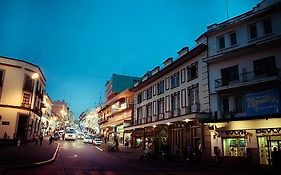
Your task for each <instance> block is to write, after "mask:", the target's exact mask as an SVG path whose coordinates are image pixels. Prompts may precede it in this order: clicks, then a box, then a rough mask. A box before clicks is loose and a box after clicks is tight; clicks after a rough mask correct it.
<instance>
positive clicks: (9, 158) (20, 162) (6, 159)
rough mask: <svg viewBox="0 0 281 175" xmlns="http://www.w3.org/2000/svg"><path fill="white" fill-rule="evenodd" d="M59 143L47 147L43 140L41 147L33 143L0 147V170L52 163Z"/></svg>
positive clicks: (46, 142)
mask: <svg viewBox="0 0 281 175" xmlns="http://www.w3.org/2000/svg"><path fill="white" fill-rule="evenodd" d="M58 148H59V143H57V142H53V143H52V145H50V146H49V143H48V141H47V140H44V141H43V143H42V146H40V145H39V142H38V145H37V146H36V145H35V142H29V143H27V144H24V145H21V146H20V147H17V146H4V147H0V169H9V168H12V169H15V168H22V167H28V166H34V165H40V164H45V163H49V162H51V161H53V160H54V159H55V157H56V154H57V151H58Z"/></svg>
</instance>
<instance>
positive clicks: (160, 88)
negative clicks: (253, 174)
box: [157, 80, 164, 95]
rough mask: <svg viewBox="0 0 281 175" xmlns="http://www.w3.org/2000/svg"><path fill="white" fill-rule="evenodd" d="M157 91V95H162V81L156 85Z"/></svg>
mask: <svg viewBox="0 0 281 175" xmlns="http://www.w3.org/2000/svg"><path fill="white" fill-rule="evenodd" d="M157 90H158V95H160V94H163V93H164V80H162V81H160V82H159V83H158V84H157Z"/></svg>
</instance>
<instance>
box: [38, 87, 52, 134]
mask: <svg viewBox="0 0 281 175" xmlns="http://www.w3.org/2000/svg"><path fill="white" fill-rule="evenodd" d="M43 105H44V106H43V108H42V116H41V133H42V134H43V136H45V135H47V134H48V133H50V132H53V131H54V129H55V125H56V124H54V122H55V121H54V119H53V118H54V116H52V105H53V103H52V100H51V98H50V97H49V96H48V94H47V93H46V92H45V93H44V96H43Z"/></svg>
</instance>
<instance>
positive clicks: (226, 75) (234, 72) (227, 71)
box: [221, 65, 239, 86]
mask: <svg viewBox="0 0 281 175" xmlns="http://www.w3.org/2000/svg"><path fill="white" fill-rule="evenodd" d="M221 77H222V78H221V80H222V85H223V86H226V85H229V82H231V81H235V80H239V72H238V65H236V66H232V67H228V68H224V69H221Z"/></svg>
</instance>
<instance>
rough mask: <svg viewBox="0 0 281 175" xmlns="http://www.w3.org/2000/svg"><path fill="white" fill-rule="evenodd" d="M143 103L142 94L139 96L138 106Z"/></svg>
mask: <svg viewBox="0 0 281 175" xmlns="http://www.w3.org/2000/svg"><path fill="white" fill-rule="evenodd" d="M141 102H142V93H139V94H138V104H140V103H141Z"/></svg>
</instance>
